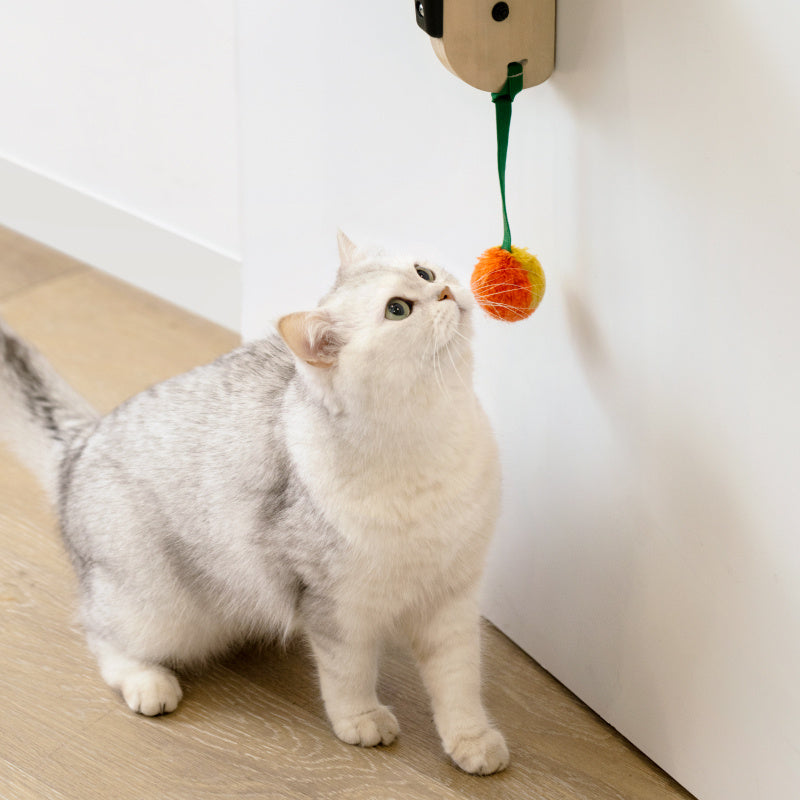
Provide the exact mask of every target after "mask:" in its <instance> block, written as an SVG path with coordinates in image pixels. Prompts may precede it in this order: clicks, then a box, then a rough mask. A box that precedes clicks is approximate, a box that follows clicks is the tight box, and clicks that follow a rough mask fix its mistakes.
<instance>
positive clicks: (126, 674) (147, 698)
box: [89, 636, 183, 717]
mask: <svg viewBox="0 0 800 800" xmlns="http://www.w3.org/2000/svg"><path fill="white" fill-rule="evenodd" d="M89 646H90V648H91V650H92V652H93V653H94V654H95V656H96V657H97V663H98V664H99V666H100V674H101V675H102V676H103V680H105V682H106V683H107V684H108V685H109V686H110V687H111V688H112V689H115V690H116V691H118V692H120V693H121V694H122V697H123V699H124V700H125V702H126V703H127V704H128V707H129V708H130V709H131V711H135V712H136V713H137V714H144V715H145V716H148V717H155V716H157V715H159V714H168V713H169V712H171V711H174V710H175V709H176V708H177V707H178V703H180V701H181V698H182V697H183V692H182V691H181V686H180V683H179V682H178V679H177V677H176V676H175V673H174V672H172V670H170V669H167V668H166V667H162V666H161V665H160V664H150V663H147V662H145V661H139V660H137V659H135V658H131V657H130V656H128V655H126V654H125V653H123V652H122V651H120V650H119V649H118V648H117V647H115V646H114V645H113V644H111V643H110V642H108V641H106V640H105V639H100V638H98V637H94V636H93V637H90V639H89Z"/></svg>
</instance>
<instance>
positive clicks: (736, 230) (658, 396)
mask: <svg viewBox="0 0 800 800" xmlns="http://www.w3.org/2000/svg"><path fill="white" fill-rule="evenodd" d="M796 8H797V7H796V5H795V4H794V3H793V2H792V0H777V1H776V2H775V3H772V4H771V6H770V10H769V13H766V11H765V9H764V7H763V5H762V4H760V3H757V2H756V0H737V1H735V2H734V1H733V0H725V1H723V0H695V1H694V2H692V3H686V2H678V3H675V2H674V0H673V2H669V3H668V2H666V0H651V2H649V3H641V2H636V0H604V2H588V0H560V2H559V7H558V20H559V21H558V25H559V32H558V47H557V52H558V65H557V71H556V74H555V76H554V77H553V78H552V79H551V81H549V82H548V83H547V84H546V85H544V86H542V87H540V88H537V89H533V90H530V91H528V92H525V93H524V94H523V95H521V96H520V97H519V98H518V99H517V101H516V103H515V112H514V113H515V116H514V123H513V126H512V143H511V148H512V149H511V153H510V156H509V158H510V164H509V184H510V185H509V208H510V212H511V216H512V229H513V231H514V234H515V236H514V238H515V240H516V241H517V242H518V243H520V244H525V245H528V246H530V247H532V248H533V249H534V250H535V251H538V252H539V254H540V255H541V257H542V260H543V263H544V265H545V269H546V271H547V273H548V280H549V285H548V293H547V296H546V297H545V300H544V302H543V304H542V306H541V308H540V310H539V311H537V313H536V314H535V315H534V317H533V318H532V319H531V320H530V321H528V322H525V323H519V324H516V325H513V326H508V327H505V326H501V325H499V324H497V323H493V322H490V321H486V322H484V323H483V324H481V326H480V328H479V331H478V350H479V369H478V381H479V385H480V388H481V392H482V394H483V395H484V397H485V398H486V401H487V405H488V407H489V410H490V413H491V416H492V417H493V419H494V420H495V424H496V427H497V431H498V436H499V438H500V440H501V442H502V448H503V458H504V464H505V474H506V493H505V513H504V517H503V520H502V523H501V526H500V531H499V536H498V540H497V543H496V547H495V549H494V551H493V555H492V560H491V563H490V568H489V576H488V581H487V591H486V606H485V608H486V611H487V613H488V615H489V616H490V617H491V619H492V620H493V621H495V622H496V623H497V624H499V625H500V626H501V627H502V628H503V629H504V630H505V631H506V632H507V633H509V635H511V636H512V638H514V639H515V640H516V641H518V642H519V643H520V644H521V645H522V646H523V647H524V648H525V649H527V650H528V651H529V652H530V653H531V654H532V655H533V656H534V657H535V658H537V659H538V660H539V661H540V662H542V663H543V664H544V665H545V666H546V667H547V668H548V669H550V670H551V671H553V672H554V673H555V675H556V676H557V677H559V678H560V679H561V680H563V681H564V682H565V683H566V684H567V685H568V686H569V687H570V688H572V689H574V690H575V691H576V692H577V693H578V694H579V695H580V696H581V697H582V698H583V699H584V700H586V701H587V702H588V703H589V704H590V705H591V706H592V707H594V708H595V709H596V710H597V711H599V713H600V714H602V715H603V716H604V717H605V718H606V719H607V720H609V721H610V722H611V723H612V724H614V725H615V726H617V727H618V728H619V729H620V730H621V731H622V732H623V733H624V734H626V735H627V736H628V737H630V738H631V739H632V740H633V741H634V743H636V744H637V745H638V746H640V747H641V748H643V749H644V750H645V751H646V752H647V753H648V754H649V755H651V756H652V757H653V758H654V759H655V760H656V761H657V762H658V763H660V764H661V765H662V766H663V767H664V768H665V769H667V770H668V771H669V772H670V773H671V774H673V775H674V776H675V777H676V778H677V779H678V780H679V781H681V782H683V783H684V784H685V785H686V786H687V787H688V788H689V789H690V790H692V791H693V792H695V793H696V794H697V795H698V796H699V797H700V798H701V799H702V800H745V798H747V800H750V799H751V798H754V797H769V798H770V799H771V800H783V799H784V798H785V799H786V800H788V798H794V797H796V792H797V787H798V786H800V723H798V719H800V690H798V689H797V685H798V684H797V675H798V674H800V589H799V588H798V587H800V547H798V546H797V544H796V536H797V531H798V529H800V500H798V495H797V493H796V491H795V487H794V483H795V482H796V479H797V476H798V474H800V471H799V470H798V466H800V464H798V460H799V457H798V453H800V424H798V422H797V408H798V406H800V403H799V402H798V401H800V397H798V394H799V390H800V359H798V357H797V352H796V351H797V342H798V337H799V335H800V316H798V315H797V313H796V303H797V297H798V296H800V269H798V253H799V252H800V225H799V224H798V222H799V221H800V216H799V212H800V162H798V155H797V154H798V152H799V151H798V149H797V142H798V141H800V125H799V124H798V123H799V122H800V118H799V116H798V109H800V103H798V100H800V91H798V78H797V75H798V73H800V50H798V49H797V47H796V46H795V43H794V41H793V38H794V33H795V32H796V31H797V30H798V22H800V20H799V19H798V12H797V11H796V10H795V9H796ZM239 13H240V22H241V25H242V27H241V32H242V33H241V40H240V58H241V71H242V89H243V91H242V103H243V132H244V157H245V171H244V174H245V187H244V188H245V192H244V198H245V201H244V207H243V213H244V223H245V287H246V291H247V297H246V298H245V316H244V319H245V329H246V332H249V333H254V332H256V331H257V330H258V329H259V328H260V327H261V326H262V324H263V321H264V319H265V318H266V317H270V316H274V315H277V314H278V313H281V312H283V311H286V310H289V309H293V308H299V307H303V306H304V305H308V304H309V302H310V301H311V299H312V298H314V297H316V296H317V295H319V294H320V293H321V292H322V290H323V289H324V288H326V286H327V284H328V283H329V281H330V280H331V278H332V275H333V269H334V265H335V260H336V258H335V248H334V230H335V228H336V226H337V225H341V226H343V227H344V228H345V230H348V231H350V232H351V234H352V235H353V236H354V237H355V238H356V239H358V238H359V237H362V238H363V237H367V238H370V239H376V240H378V241H381V240H386V241H387V242H388V243H390V244H392V243H395V242H400V243H410V242H413V241H416V240H419V241H425V242H428V243H431V244H432V245H433V246H435V247H436V248H437V249H438V250H440V251H441V253H443V254H444V255H445V257H446V259H447V260H448V262H449V264H450V266H451V267H454V268H455V269H456V271H458V272H460V274H461V275H462V276H464V277H465V278H466V277H467V275H468V273H469V270H470V268H471V266H472V262H473V260H474V257H475V256H476V255H477V254H478V253H479V252H480V251H481V250H482V249H483V248H484V247H485V246H487V245H488V244H493V243H495V242H496V240H497V239H498V237H499V234H500V222H499V208H498V205H499V203H498V199H497V190H496V186H495V181H496V178H495V174H494V155H493V150H494V143H493V136H494V132H493V124H494V123H493V110H492V107H491V103H490V102H489V100H488V96H486V95H482V94H481V93H479V92H475V91H474V90H471V89H469V88H468V87H466V86H464V85H462V84H460V83H459V82H458V81H457V80H456V79H455V78H453V77H452V76H451V75H449V74H448V73H446V71H445V70H444V69H443V68H442V67H441V66H440V65H439V63H438V62H437V61H436V59H435V58H434V56H433V53H432V51H431V50H430V49H429V44H428V42H427V41H426V39H425V37H424V36H423V35H422V34H421V32H419V31H417V30H416V29H415V27H414V26H413V21H412V19H411V16H410V10H409V9H408V8H407V7H406V4H404V3H397V4H377V3H371V2H367V0H361V1H360V2H354V3H350V4H347V5H346V6H342V5H341V4H329V3H325V2H321V0H320V2H317V3H311V4H310V5H307V9H306V18H305V19H306V24H305V25H304V30H303V40H304V47H303V48H302V50H301V51H300V52H299V51H298V48H297V46H296V39H295V38H294V37H292V36H289V35H287V32H288V31H291V30H292V28H293V25H294V24H295V14H293V13H292V11H291V10H290V9H288V8H286V7H285V6H276V7H274V8H270V9H269V10H265V9H264V8H263V4H261V3H258V2H256V0H240V2H239ZM287 87H288V90H287Z"/></svg>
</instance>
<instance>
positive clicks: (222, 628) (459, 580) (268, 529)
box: [0, 235, 508, 774]
mask: <svg viewBox="0 0 800 800" xmlns="http://www.w3.org/2000/svg"><path fill="white" fill-rule="evenodd" d="M340 254H341V262H342V265H341V267H340V269H339V273H338V277H337V281H336V284H335V286H334V288H333V289H332V290H331V292H330V293H329V294H328V295H327V296H326V297H324V298H323V300H322V301H321V302H320V305H319V307H318V308H317V309H316V310H314V311H311V312H307V313H299V314H291V315H289V316H288V317H284V318H283V319H282V320H281V321H280V323H279V324H278V332H276V333H274V334H273V335H271V336H268V337H267V338H266V339H264V340H262V341H257V342H253V343H250V344H246V345H244V346H242V347H240V348H238V349H236V350H234V351H233V352H231V353H229V354H227V355H225V356H223V357H221V358H220V359H218V360H217V361H215V362H214V363H212V364H209V365H207V366H203V367H199V368H197V369H194V370H192V371H190V372H188V373H186V374H183V375H179V376H177V377H175V378H172V379H170V380H168V381H165V382H164V383H161V384H159V385H156V386H154V387H152V388H151V389H148V390H147V391H145V392H142V393H141V394H139V395H136V396H135V397H133V398H132V399H130V400H128V401H127V402H126V403H124V404H122V405H121V406H119V408H117V409H116V410H114V411H112V412H111V413H110V414H108V415H107V416H105V417H101V416H99V415H98V414H96V413H95V412H94V411H93V410H92V409H91V408H90V407H89V405H88V404H87V403H86V402H85V401H84V400H83V399H81V398H80V397H79V396H78V395H77V394H76V393H75V392H74V391H73V390H72V389H71V388H70V387H68V386H67V385H66V384H65V383H64V382H63V380H62V379H61V378H60V377H58V375H56V373H55V372H54V371H53V369H52V368H51V367H50V366H49V365H48V363H47V362H46V361H45V359H44V358H42V356H41V355H39V354H38V353H37V352H36V351H35V350H34V349H33V348H32V347H30V346H29V345H27V344H25V343H24V342H23V341H21V340H20V339H19V338H18V337H17V336H16V335H15V334H14V333H12V332H11V331H10V330H9V329H8V328H7V327H5V326H2V325H1V324H0V415H2V416H1V417H0V432H2V433H4V434H5V438H7V439H9V440H10V441H11V442H12V444H13V445H15V446H16V449H17V450H18V452H19V453H20V455H21V457H22V458H23V459H24V460H26V461H27V462H28V464H29V465H30V466H31V468H32V469H33V470H34V471H35V472H36V473H37V474H38V475H39V476H40V478H41V480H42V482H43V483H44V484H45V485H46V487H47V488H48V490H49V491H50V493H51V495H52V496H53V498H54V500H55V502H56V503H57V506H58V510H59V514H60V519H61V527H62V532H63V538H64V541H65V543H66V548H67V551H68V553H69V555H70V558H71V560H72V563H73V565H74V568H75V570H76V572H77V575H78V578H79V581H80V588H81V596H82V608H81V611H82V620H83V624H84V626H85V629H86V632H87V637H88V641H89V645H90V647H91V649H92V651H93V652H94V654H95V655H96V657H97V659H98V662H99V665H100V670H101V673H102V675H103V677H104V679H105V680H106V681H107V682H108V683H109V684H110V685H111V686H112V687H114V688H115V689H118V690H119V691H120V692H121V693H122V695H123V697H124V699H125V701H126V702H127V704H128V705H129V706H130V707H131V708H132V709H133V710H134V711H138V712H140V713H142V714H148V715H153V714H159V713H164V712H168V711H172V710H174V709H175V708H176V706H177V705H178V702H179V701H180V699H181V689H180V685H179V683H178V679H177V677H176V675H175V673H174V672H173V671H172V669H173V668H176V667H180V666H181V665H186V664H192V663H197V662H202V661H203V660H204V659H206V658H208V657H209V656H212V655H214V654H216V653H220V652H222V651H224V650H225V649H226V648H229V647H230V646H232V645H233V644H235V643H237V642H241V641H243V640H247V639H252V638H253V637H262V638H263V637H269V638H276V637H278V638H282V637H288V636H290V635H291V634H293V633H294V632H302V633H303V634H304V635H305V636H306V637H307V638H308V641H309V642H310V644H311V647H312V650H313V653H314V655H315V657H316V661H317V665H318V669H319V677H320V684H321V689H322V696H323V700H324V703H325V708H326V711H327V713H328V716H329V718H330V720H331V723H332V725H333V729H334V731H335V732H336V735H337V736H338V737H339V738H341V739H343V740H344V741H346V742H351V743H353V744H361V745H375V744H379V743H384V744H387V743H389V742H391V741H392V740H393V739H394V738H395V736H396V734H397V732H398V725H397V721H396V719H395V717H394V715H393V714H392V712H391V711H390V710H389V709H388V708H387V707H385V706H383V705H381V704H380V702H379V701H378V698H377V696H376V693H375V685H376V678H377V663H378V655H379V649H380V646H381V643H382V642H383V641H385V640H386V639H387V638H389V637H395V636H397V635H398V634H399V635H402V636H404V637H405V638H406V639H407V640H408V641H409V642H410V644H411V647H412V650H413V652H414V654H415V657H416V659H417V662H418V664H419V667H420V670H421V673H422V677H423V679H424V683H425V686H426V687H427V689H428V692H429V693H430V696H431V700H432V704H433V710H434V718H435V722H436V726H437V729H438V731H439V734H440V736H441V738H442V742H443V745H444V749H445V750H446V752H447V753H449V754H450V756H451V757H452V758H453V759H454V760H455V762H456V763H457V764H458V765H459V766H460V767H462V768H463V769H464V770H466V771H468V772H474V773H483V774H487V773H492V772H496V771H497V770H501V769H503V768H504V767H505V766H506V764H507V763H508V751H507V749H506V746H505V743H504V741H503V738H502V736H501V735H500V733H499V732H497V731H496V730H495V729H494V728H492V727H491V726H490V723H489V722H488V720H487V717H486V714H485V712H484V709H483V706H482V703H481V698H480V675H479V671H480V668H479V661H480V652H479V651H480V645H479V615H478V607H477V601H476V594H477V590H478V583H479V580H480V576H481V572H482V568H483V563H484V556H485V551H486V548H487V545H488V542H489V539H490V536H491V533H492V530H493V526H494V522H495V517H496V513H497V507H498V497H499V467H498V457H497V453H496V447H495V443H494V439H493V436H492V433H491V430H490V427H489V424H488V422H487V420H486V417H485V415H484V412H483V410H482V409H481V407H480V405H479V403H478V400H477V399H476V397H475V394H474V392H473V388H472V354H471V349H470V341H469V339H470V336H471V321H470V317H471V311H472V305H473V303H472V299H471V296H470V294H469V292H468V291H466V290H465V289H464V288H462V287H461V286H459V285H458V284H457V283H456V281H455V280H454V278H453V277H452V276H451V275H449V274H446V273H445V272H444V271H443V270H440V269H439V268H438V267H434V268H429V269H433V271H434V273H435V276H434V280H433V281H428V280H425V279H424V278H423V277H420V275H419V274H418V272H417V266H418V265H416V264H415V263H414V262H412V261H407V260H391V259H387V258H386V257H384V256H381V255H376V254H374V253H370V252H364V251H361V250H359V249H357V248H356V247H355V246H354V245H353V244H352V243H351V242H350V241H349V240H348V239H347V238H346V237H344V236H343V235H340ZM446 289H447V290H446ZM396 297H401V298H404V299H406V300H408V301H410V302H411V303H413V308H412V313H411V314H410V316H408V317H407V318H405V319H401V320H395V319H387V318H385V310H386V306H387V302H388V301H389V300H390V299H392V298H396Z"/></svg>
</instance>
